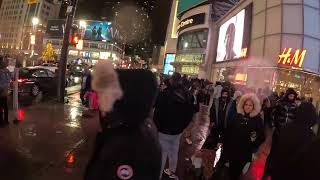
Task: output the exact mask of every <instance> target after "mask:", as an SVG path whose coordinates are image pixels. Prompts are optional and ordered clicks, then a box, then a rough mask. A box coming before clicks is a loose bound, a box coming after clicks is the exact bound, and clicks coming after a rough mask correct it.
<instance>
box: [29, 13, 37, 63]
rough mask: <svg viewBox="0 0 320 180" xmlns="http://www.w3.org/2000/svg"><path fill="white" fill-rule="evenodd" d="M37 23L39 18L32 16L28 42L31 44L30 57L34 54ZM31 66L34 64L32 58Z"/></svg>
mask: <svg viewBox="0 0 320 180" xmlns="http://www.w3.org/2000/svg"><path fill="white" fill-rule="evenodd" d="M38 24H39V18H37V17H33V18H32V33H31V36H30V44H31V55H30V58H32V57H33V54H34V46H35V44H36V31H37V25H38ZM32 66H34V60H32Z"/></svg>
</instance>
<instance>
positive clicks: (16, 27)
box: [0, 0, 61, 53]
mask: <svg viewBox="0 0 320 180" xmlns="http://www.w3.org/2000/svg"><path fill="white" fill-rule="evenodd" d="M60 7H61V3H60V2H58V1H51V0H37V1H32V3H31V1H30V2H29V1H25V0H3V1H2V5H1V9H0V35H1V36H0V37H1V38H0V51H2V52H6V53H9V52H12V51H19V50H23V51H25V53H28V51H30V50H31V44H34V47H33V49H34V51H36V52H37V53H40V52H41V50H42V38H43V34H44V32H45V29H46V25H47V21H48V19H53V18H57V17H58V16H59V11H60ZM34 18H36V19H37V21H32V20H33V19H34ZM31 35H34V36H33V37H34V40H32V38H31ZM32 41H35V42H34V43H32Z"/></svg>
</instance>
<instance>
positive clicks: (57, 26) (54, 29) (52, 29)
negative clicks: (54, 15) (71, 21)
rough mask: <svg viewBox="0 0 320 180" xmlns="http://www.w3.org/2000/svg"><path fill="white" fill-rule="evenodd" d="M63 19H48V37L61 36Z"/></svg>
mask: <svg viewBox="0 0 320 180" xmlns="http://www.w3.org/2000/svg"><path fill="white" fill-rule="evenodd" d="M64 25H65V20H62V19H54V20H48V25H47V37H49V38H62V37H63V34H64Z"/></svg>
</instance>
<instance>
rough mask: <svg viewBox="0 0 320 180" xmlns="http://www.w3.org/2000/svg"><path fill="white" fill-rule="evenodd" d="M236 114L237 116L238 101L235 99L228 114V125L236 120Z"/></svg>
mask: <svg viewBox="0 0 320 180" xmlns="http://www.w3.org/2000/svg"><path fill="white" fill-rule="evenodd" d="M236 116H237V101H236V100H233V101H232V104H231V106H230V108H229V110H228V114H227V126H229V125H230V124H231V122H232V121H234V120H235V118H236Z"/></svg>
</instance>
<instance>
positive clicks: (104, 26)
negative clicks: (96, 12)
mask: <svg viewBox="0 0 320 180" xmlns="http://www.w3.org/2000/svg"><path fill="white" fill-rule="evenodd" d="M86 23H87V25H86V30H85V34H84V40H92V41H102V40H106V41H110V40H111V39H112V23H111V22H106V21H86Z"/></svg>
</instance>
